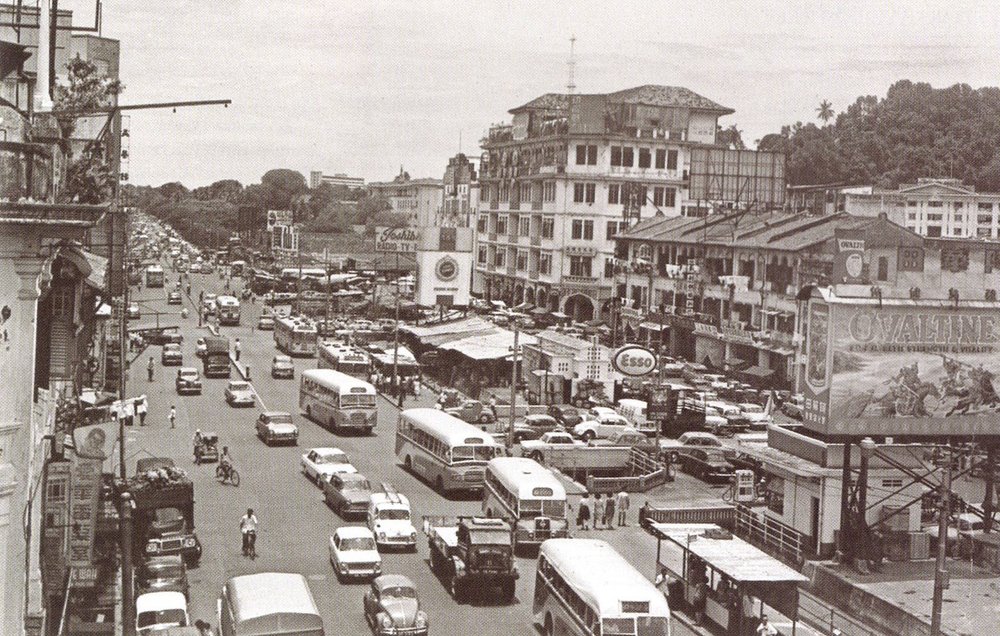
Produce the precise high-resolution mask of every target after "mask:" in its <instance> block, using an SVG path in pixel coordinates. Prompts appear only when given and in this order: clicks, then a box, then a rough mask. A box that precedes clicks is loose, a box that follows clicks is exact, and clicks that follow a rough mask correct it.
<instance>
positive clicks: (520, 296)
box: [514, 284, 524, 305]
mask: <svg viewBox="0 0 1000 636" xmlns="http://www.w3.org/2000/svg"><path fill="white" fill-rule="evenodd" d="M522 302H524V287H521V285H520V284H518V285H514V304H515V305H520V304H521V303H522Z"/></svg>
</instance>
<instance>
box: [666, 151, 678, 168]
mask: <svg viewBox="0 0 1000 636" xmlns="http://www.w3.org/2000/svg"><path fill="white" fill-rule="evenodd" d="M676 169H677V151H676V150H668V151H667V170H676Z"/></svg>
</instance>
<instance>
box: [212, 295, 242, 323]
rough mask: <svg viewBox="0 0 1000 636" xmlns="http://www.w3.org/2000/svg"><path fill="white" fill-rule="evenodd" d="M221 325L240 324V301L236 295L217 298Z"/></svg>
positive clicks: (216, 303) (216, 302)
mask: <svg viewBox="0 0 1000 636" xmlns="http://www.w3.org/2000/svg"><path fill="white" fill-rule="evenodd" d="M215 305H216V307H217V308H218V312H219V324H220V325H238V324H240V301H239V300H237V298H236V297H235V296H219V297H218V298H216V299H215Z"/></svg>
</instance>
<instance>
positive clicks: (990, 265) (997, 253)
mask: <svg viewBox="0 0 1000 636" xmlns="http://www.w3.org/2000/svg"><path fill="white" fill-rule="evenodd" d="M983 261H984V262H985V267H984V269H983V271H985V272H986V273H987V274H991V273H993V272H994V271H1000V250H986V252H985V253H984V254H983Z"/></svg>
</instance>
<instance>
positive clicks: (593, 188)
mask: <svg viewBox="0 0 1000 636" xmlns="http://www.w3.org/2000/svg"><path fill="white" fill-rule="evenodd" d="M596 198H597V184H596V183H585V184H584V193H583V200H584V201H586V202H587V203H593V202H594V200H595V199H596Z"/></svg>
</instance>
